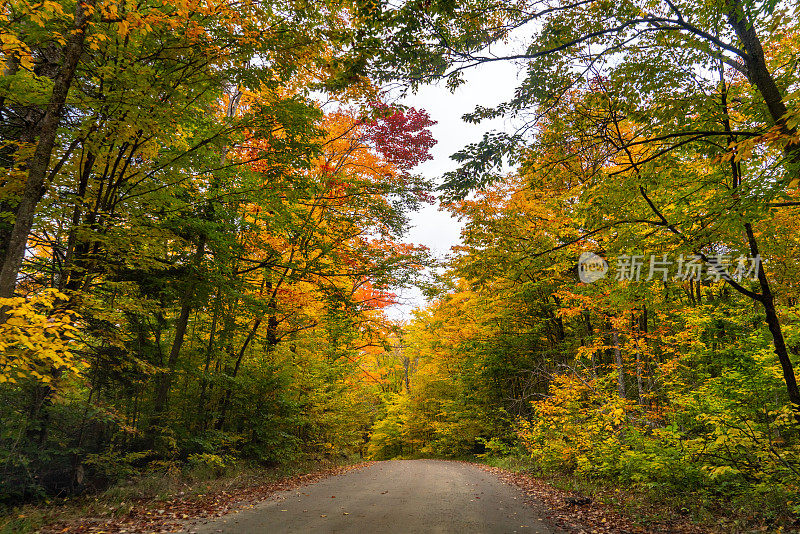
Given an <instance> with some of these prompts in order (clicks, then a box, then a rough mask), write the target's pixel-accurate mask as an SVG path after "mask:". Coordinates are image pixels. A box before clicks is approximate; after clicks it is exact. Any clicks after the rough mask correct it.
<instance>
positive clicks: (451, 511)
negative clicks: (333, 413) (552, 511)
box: [185, 460, 553, 534]
mask: <svg viewBox="0 0 800 534" xmlns="http://www.w3.org/2000/svg"><path fill="white" fill-rule="evenodd" d="M523 498H524V496H523V494H522V493H521V492H520V490H519V489H518V488H515V487H511V486H508V485H506V484H504V483H503V482H501V481H500V480H498V479H497V478H495V477H494V476H493V475H492V474H490V473H487V472H486V471H483V470H482V469H480V468H478V467H475V466H472V465H469V464H463V463H458V462H445V461H437V460H406V461H391V462H378V463H375V464H373V465H370V466H368V467H365V468H363V469H359V470H356V471H351V472H349V473H346V474H344V475H339V476H334V477H331V478H327V479H325V480H323V481H321V482H317V483H316V484H311V485H308V486H304V487H301V488H297V489H295V490H292V491H286V492H282V493H279V494H277V495H275V496H274V497H273V498H272V499H270V500H267V501H264V502H263V503H260V504H258V505H256V506H255V507H253V508H249V509H245V510H242V511H240V512H239V513H234V514H229V515H227V516H224V517H221V518H219V519H216V520H213V521H209V522H207V523H205V524H203V523H199V524H194V525H190V526H189V527H188V528H187V530H186V531H185V532H192V533H198V534H212V533H219V532H222V533H229V534H254V533H264V534H285V533H290V532H291V533H303V534H307V533H317V532H319V533H334V532H336V533H342V534H344V533H352V534H378V533H389V532H391V533H415V532H418V533H459V534H461V533H465V534H466V533H481V532H483V533H513V532H519V533H535V534H552V532H553V531H552V530H550V529H549V528H547V527H546V526H545V525H544V523H542V522H541V521H540V520H539V519H538V518H537V517H536V513H535V511H534V509H533V508H531V507H529V506H527V505H526V504H524V502H523Z"/></svg>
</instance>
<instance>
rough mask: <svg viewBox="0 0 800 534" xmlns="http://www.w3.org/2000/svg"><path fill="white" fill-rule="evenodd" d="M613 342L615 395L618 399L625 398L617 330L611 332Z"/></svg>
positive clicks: (623, 372) (623, 371) (623, 373)
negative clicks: (615, 373)
mask: <svg viewBox="0 0 800 534" xmlns="http://www.w3.org/2000/svg"><path fill="white" fill-rule="evenodd" d="M611 337H612V339H613V341H614V363H615V364H616V366H617V393H619V398H620V399H625V398H627V397H626V395H625V369H624V368H623V367H622V351H620V350H619V334H618V333H617V329H616V328H615V329H614V330H612V331H611Z"/></svg>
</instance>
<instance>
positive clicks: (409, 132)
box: [366, 104, 436, 170]
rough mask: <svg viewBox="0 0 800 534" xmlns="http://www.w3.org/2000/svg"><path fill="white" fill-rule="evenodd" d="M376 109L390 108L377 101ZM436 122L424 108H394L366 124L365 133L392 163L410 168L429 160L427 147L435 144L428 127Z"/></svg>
mask: <svg viewBox="0 0 800 534" xmlns="http://www.w3.org/2000/svg"><path fill="white" fill-rule="evenodd" d="M375 107H376V108H377V109H379V110H387V111H388V110H390V108H389V106H387V105H386V104H377V105H376V106H375ZM434 124H436V122H434V121H432V120H431V118H430V116H429V115H428V112H427V111H425V110H424V109H419V110H418V109H415V108H408V109H407V110H405V111H395V112H394V113H392V114H390V115H386V116H384V117H381V118H378V119H376V120H374V121H371V122H369V123H367V124H366V135H367V138H368V139H369V140H370V142H371V143H372V144H373V145H374V146H375V149H376V150H377V151H378V152H380V154H381V155H382V156H383V157H384V158H385V159H386V161H388V162H389V163H392V164H393V165H395V166H397V167H398V168H400V169H403V170H410V169H412V168H414V167H416V166H417V165H419V164H420V163H422V162H423V161H427V160H429V159H433V156H431V155H430V149H431V148H432V147H433V145H435V144H436V140H435V139H434V138H433V134H431V131H430V130H429V128H430V127H431V126H433V125H434Z"/></svg>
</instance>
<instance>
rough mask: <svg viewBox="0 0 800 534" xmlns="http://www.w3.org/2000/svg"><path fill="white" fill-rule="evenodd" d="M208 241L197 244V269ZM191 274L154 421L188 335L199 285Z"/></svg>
mask: <svg viewBox="0 0 800 534" xmlns="http://www.w3.org/2000/svg"><path fill="white" fill-rule="evenodd" d="M205 246H206V241H205V238H200V242H199V243H198V244H197V250H196V251H195V254H194V258H193V260H192V265H193V266H194V268H195V269H199V267H200V265H201V263H202V262H203V256H204V254H205ZM189 276H191V277H193V278H194V280H192V281H191V282H190V283H189V286H188V287H187V289H186V294H184V295H183V299H182V304H181V313H180V315H179V316H178V321H177V322H176V324H175V339H174V340H173V341H172V347H171V348H170V351H169V359H168V360H167V372H166V373H165V374H163V375H162V376H161V378H160V379H159V380H158V381H157V382H156V384H157V385H156V399H155V404H154V407H153V422H154V423H156V422H157V421H158V420H159V418H160V415H161V413H162V412H163V411H164V410H165V409H166V407H167V396H168V395H169V388H170V386H171V385H172V376H173V374H174V373H175V366H176V364H177V363H178V356H179V355H180V352H181V346H182V345H183V339H184V337H185V336H186V327H187V325H188V324H189V315H191V313H192V304H193V303H194V292H195V289H196V287H197V281H196V277H197V274H196V273H191V274H190V275H189Z"/></svg>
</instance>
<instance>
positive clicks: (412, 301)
mask: <svg viewBox="0 0 800 534" xmlns="http://www.w3.org/2000/svg"><path fill="white" fill-rule="evenodd" d="M517 72H518V67H517V66H516V65H514V64H513V63H511V62H506V61H498V62H495V63H488V64H485V65H481V66H479V67H476V68H474V69H471V70H469V71H467V72H466V73H465V74H466V75H465V76H464V79H465V80H466V83H464V84H463V85H462V86H461V87H459V88H458V89H457V90H456V92H455V93H451V92H450V91H449V90H448V89H447V88H446V87H445V86H444V84H440V85H435V86H434V85H427V86H424V87H422V88H420V90H419V91H418V92H417V93H416V94H413V95H410V96H408V97H407V98H405V99H404V100H403V101H402V102H403V103H404V104H406V105H409V106H414V107H415V108H422V109H425V110H427V111H428V113H429V114H430V116H431V118H432V119H433V120H434V121H436V122H437V124H436V125H435V126H433V127H432V128H431V130H432V132H433V136H434V138H435V139H436V140H437V143H436V145H435V146H434V147H433V149H432V151H431V153H432V155H433V159H432V160H430V161H427V162H425V163H423V164H422V165H420V166H419V167H417V169H415V170H416V172H419V173H421V174H423V175H424V176H426V177H428V178H432V179H434V180H435V181H436V183H437V184H439V183H441V176H442V175H443V174H444V173H445V172H447V171H449V170H452V169H454V168H455V167H456V162H454V161H453V160H451V159H450V155H451V154H453V153H455V152H458V151H459V150H460V149H461V148H463V147H464V146H465V145H467V144H469V143H471V142H474V141H479V140H480V139H481V138H482V137H483V134H484V132H488V131H490V130H501V131H503V130H509V131H510V129H511V127H510V125H507V124H506V123H505V122H504V121H503V120H502V119H495V120H492V121H484V122H482V123H481V124H477V125H476V124H469V123H466V122H464V121H463V120H462V119H461V117H462V115H464V114H465V113H468V112H471V111H473V110H474V108H475V106H476V105H482V106H486V107H490V106H493V105H495V104H499V103H501V102H503V101H506V100H508V99H509V98H511V96H512V95H513V93H514V89H515V88H516V86H517ZM411 221H412V224H413V225H414V227H413V228H412V229H411V231H410V232H409V234H408V235H407V236H406V238H405V239H404V241H406V242H408V243H414V244H419V245H425V246H427V247H428V248H429V249H430V250H431V253H432V254H434V255H435V256H436V257H437V258H444V257H445V255H447V254H448V253H449V252H450V247H452V246H453V245H456V244H458V243H459V241H460V234H461V224H460V223H459V221H458V220H457V219H454V218H452V217H450V215H449V214H448V213H447V212H446V211H440V210H439V206H438V204H437V205H433V206H426V207H424V208H423V209H422V210H420V211H419V212H417V213H414V214H412V216H411ZM395 292H396V293H397V294H398V295H399V301H400V304H397V305H395V306H393V307H392V308H390V309H389V310H387V313H388V315H389V317H391V318H392V319H394V320H408V319H410V318H411V313H410V312H411V310H412V309H414V308H415V307H417V306H421V305H424V303H425V299H424V297H423V296H422V294H421V293H420V292H419V290H417V289H416V288H412V289H403V290H395Z"/></svg>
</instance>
